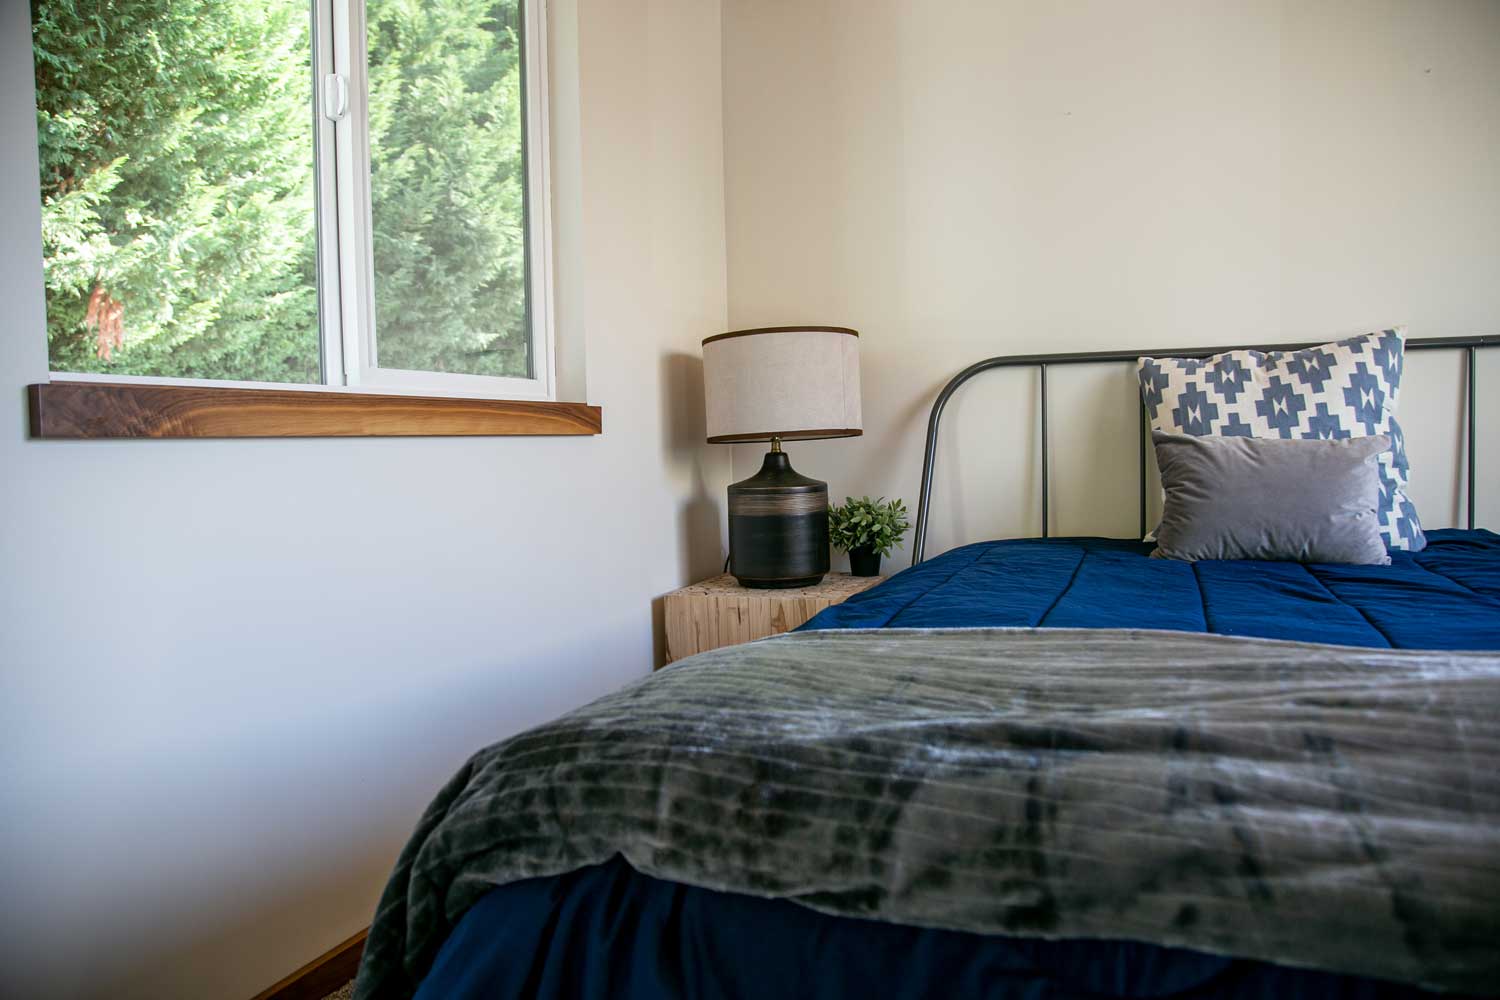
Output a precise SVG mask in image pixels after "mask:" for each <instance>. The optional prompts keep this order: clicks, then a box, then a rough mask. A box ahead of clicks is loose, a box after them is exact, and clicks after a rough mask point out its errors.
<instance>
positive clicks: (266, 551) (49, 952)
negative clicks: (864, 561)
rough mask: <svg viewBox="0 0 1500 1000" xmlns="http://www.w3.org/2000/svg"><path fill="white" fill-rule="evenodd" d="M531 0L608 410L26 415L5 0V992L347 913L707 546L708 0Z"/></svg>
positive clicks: (599, 680)
mask: <svg viewBox="0 0 1500 1000" xmlns="http://www.w3.org/2000/svg"><path fill="white" fill-rule="evenodd" d="M552 7H553V9H554V23H553V25H552V27H553V32H554V43H555V47H556V50H557V51H556V52H555V53H554V68H555V69H556V71H557V77H558V79H557V80H556V81H555V92H554V96H555V98H556V99H557V107H556V108H555V114H554V119H555V126H556V130H557V135H556V142H557V157H556V159H557V164H556V171H557V183H558V231H559V244H560V249H559V258H560V259H559V264H558V269H557V271H558V280H559V286H560V293H561V299H562V301H561V304H560V321H561V323H562V325H563V334H564V337H565V338H574V339H573V341H572V343H573V345H574V346H576V345H577V344H578V342H579V339H580V338H581V339H582V340H583V342H584V345H585V348H586V350H585V353H586V356H587V395H588V401H589V402H593V403H597V404H600V405H602V406H603V408H604V427H605V431H604V434H603V435H602V436H600V437H596V438H587V439H545V438H531V439H528V438H512V439H504V438H496V439H467V440H464V439H436V438H434V439H422V440H394V439H387V440H381V439H370V440H352V441H340V440H321V441H222V442H217V441H152V442H129V441H105V442H39V441H28V440H27V439H26V433H25V426H26V418H25V406H24V397H23V389H22V387H23V386H24V385H26V384H27V383H29V382H35V381H41V380H45V379H46V377H47V355H46V345H45V340H44V329H43V293H42V271H41V258H40V238H39V235H38V233H39V230H38V226H39V217H40V216H39V206H38V201H37V193H36V192H37V166H36V146H35V132H34V110H33V104H32V82H31V57H30V49H29V38H28V35H29V32H28V26H27V6H26V4H25V3H23V2H22V0H0V135H3V136H4V142H3V146H0V220H3V221H0V302H4V303H5V316H6V322H5V323H4V325H3V326H0V400H3V401H5V405H4V406H3V407H0V414H3V415H4V416H5V417H6V419H5V420H0V560H3V562H0V565H3V569H4V583H3V585H0V732H3V734H4V735H3V761H4V768H3V772H0V815H3V817H4V819H3V824H0V825H3V830H4V833H3V841H4V846H3V853H0V995H4V996H16V997H20V996H25V997H36V998H47V997H109V998H119V1000H124V998H132V997H141V998H146V997H149V998H153V1000H166V998H173V997H198V998H201V997H215V998H218V997H227V998H233V997H236V996H249V995H250V994H252V993H254V992H256V991H257V990H259V989H260V988H262V987H264V986H266V985H268V984H269V983H270V982H272V981H274V980H275V979H277V978H279V977H280V976H282V975H283V974H285V973H287V972H289V971H290V970H292V969H293V968H295V967H297V966H298V965H300V964H301V963H302V962H304V961H306V960H308V959H310V958H312V957H314V956H315V955H317V954H319V953H321V952H322V951H324V950H325V949H327V948H328V947H330V946H332V945H333V944H335V943H337V942H338V941H339V940H341V939H342V938H344V937H346V936H347V935H349V934H351V933H353V932H354V931H355V930H357V929H358V928H360V927H362V926H364V925H365V924H367V923H368V921H369V917H370V914H371V912H372V911H373V907H374V902H375V898H376V895H377V893H378V892H379V889H380V887H381V885H382V883H383V881H384V878H385V875H386V873H387V872H388V870H389V867H390V865H391V863H392V861H393V859H394V856H395V853H396V851H397V850H398V849H399V847H400V845H401V843H402V842H403V841H404V839H405V837H406V835H407V834H408V832H409V831H410V828H411V826H412V824H413V823H414V822H415V820H416V817H417V815H418V814H419V812H420V811H421V809H422V808H423V807H424V806H425V804H426V802H427V801H428V799H429V798H430V796H431V795H432V794H433V793H434V792H435V791H436V789H437V788H438V786H439V784H440V783H441V782H442V781H443V780H445V779H446V777H447V776H448V775H449V774H450V773H451V772H452V770H453V769H454V768H456V767H457V766H458V765H459V764H460V763H461V762H462V761H463V759H464V758H465V757H466V756H467V755H468V754H469V753H470V752H472V751H473V750H475V749H477V748H478V747H480V746H481V745H484V744H486V743H489V742H492V741H494V740H496V739H499V738H502V737H504V736H505V735H507V734H509V733H511V732H513V731H516V730H517V729H519V728H521V727H523V726H526V725H529V724H531V723H534V722H538V721H541V720H543V719H545V718H547V717H550V716H552V715H555V714H557V713H559V712H560V711H562V710H564V709H567V708H569V707H572V706H574V705H577V704H579V703H581V702H583V701H585V700H587V699H589V698H591V697H594V696H596V695H598V694H601V693H603V692H604V691H606V690H609V689H611V688H614V687H616V686H618V685H619V684H620V683H622V682H624V681H626V680H628V679H630V678H633V677H636V676H639V675H642V674H644V673H645V672H647V671H648V670H649V669H650V667H651V665H652V660H653V655H654V653H653V621H652V618H653V615H652V602H653V599H654V598H655V597H657V596H658V595H660V594H662V593H663V592H665V591H668V590H671V589H673V588H675V587H677V586H680V585H681V584H683V583H684V582H687V581H688V580H690V579H694V578H700V577H703V576H706V575H709V574H710V573H712V572H715V571H716V569H717V567H718V565H719V563H720V561H721V560H722V558H723V556H722V548H721V538H720V525H721V523H722V511H721V509H720V504H721V501H720V497H721V496H722V495H723V488H724V485H725V484H726V482H727V481H728V472H729V455H728V452H727V451H726V450H723V449H714V448H710V447H708V446H707V445H704V444H703V443H702V429H701V427H702V386H701V374H700V371H699V367H698V361H697V358H698V357H699V351H698V341H699V340H700V339H701V338H702V337H703V336H705V335H707V334H709V333H712V332H715V331H717V330H720V329H722V328H723V326H724V323H725V267H724V236H723V207H722V197H723V194H722V177H723V172H722V162H721V157H722V141H721V133H720V114H721V100H720V64H719V12H718V6H717V3H713V2H707V3H705V2H702V0H630V2H625V0H581V2H579V3H578V4H577V8H578V9H577V10H576V11H575V5H574V3H572V2H570V0H569V2H559V0H553V3H552ZM576 354H577V352H576V351H575V352H572V354H571V355H570V357H572V358H573V361H574V363H575V365H576V361H577V358H576Z"/></svg>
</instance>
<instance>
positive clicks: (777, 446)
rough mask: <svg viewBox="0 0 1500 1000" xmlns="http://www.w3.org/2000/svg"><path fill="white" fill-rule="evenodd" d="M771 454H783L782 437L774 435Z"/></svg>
mask: <svg viewBox="0 0 1500 1000" xmlns="http://www.w3.org/2000/svg"><path fill="white" fill-rule="evenodd" d="M771 454H773V455H779V454H781V438H779V437H773V438H771Z"/></svg>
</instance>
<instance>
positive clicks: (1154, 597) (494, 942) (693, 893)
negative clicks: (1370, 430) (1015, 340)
mask: <svg viewBox="0 0 1500 1000" xmlns="http://www.w3.org/2000/svg"><path fill="white" fill-rule="evenodd" d="M1427 537H1428V542H1429V544H1428V547H1427V548H1426V549H1425V550H1424V551H1422V552H1419V553H1416V554H1415V555H1413V554H1410V553H1405V552H1395V553H1393V554H1392V559H1393V562H1392V565H1390V566H1317V565H1315V566H1301V565H1297V564H1292V563H1250V562H1200V563H1195V564H1189V563H1177V562H1170V561H1167V560H1157V559H1149V558H1146V555H1147V554H1148V553H1149V551H1150V546H1149V545H1143V544H1141V543H1138V542H1133V541H1114V540H1106V539H1093V538H1075V539H1054V540H1048V541H1037V540H1016V541H1002V542H985V543H980V544H977V545H969V546H965V547H964V548H960V549H955V550H953V551H951V552H947V553H944V554H943V555H941V556H938V557H936V558H934V559H932V560H930V561H928V562H926V563H923V564H922V565H920V566H917V567H914V568H912V569H909V570H906V571H903V572H901V573H898V574H896V575H895V576H893V577H892V578H891V579H890V580H887V581H886V582H884V583H882V584H881V585H880V586H878V587H875V588H873V589H871V590H869V591H866V592H865V593H863V594H861V595H858V596H856V597H854V598H851V599H850V600H848V601H846V602H844V603H843V604H841V605H838V606H836V607H833V608H829V609H828V610H826V611H824V612H822V613H821V614H819V615H818V616H817V617H815V618H814V619H813V620H812V621H810V622H808V623H807V624H806V625H805V626H803V627H804V628H808V629H815V628H825V629H826V628H903V627H905V628H933V627H954V626H960V627H962V626H1042V627H1059V628H1061V627H1070V628H1079V627H1085V628H1114V627H1130V628H1156V629H1173V630H1182V631H1194V632H1205V631H1206V632H1218V633H1223V634H1228V635H1247V636H1265V637H1271V638H1284V639H1300V640H1306V641H1314V642H1329V643H1339V644H1345V645H1354V646H1373V647H1387V646H1395V647H1402V648H1413V649H1416V648H1427V649H1500V535H1496V534H1495V533H1493V532H1489V531H1455V530H1440V531H1432V532H1428V535H1427ZM1497 989H1500V984H1497ZM418 996H419V997H423V998H427V1000H438V998H442V1000H469V998H476V1000H477V998H480V997H485V998H499V997H506V998H510V997H517V998H519V997H527V998H537V1000H563V998H569V1000H572V998H582V1000H656V998H678V997H680V998H705V1000H706V998H724V1000H729V998H746V1000H750V998H756V997H763V996H764V997H780V996H785V997H800V998H806V1000H846V998H856V997H859V998H863V997H872V996H879V997H893V998H912V1000H916V998H927V997H931V998H938V997H983V998H989V1000H1002V998H1004V1000H1011V998H1014V1000H1023V998H1024V1000H1053V998H1057V1000H1061V998H1065V997H1068V998H1072V997H1165V996H1173V997H1179V998H1183V1000H1194V998H1200V997H1201V998H1207V997H1231V998H1244V1000H1273V998H1276V1000H1279V998H1303V997H1306V998H1312V997H1319V998H1324V997H1327V998H1335V997H1337V998H1372V1000H1373V998H1398V997H1416V996H1429V994H1424V993H1422V992H1421V991H1419V990H1416V989H1414V988H1411V987H1406V986H1400V985H1396V984H1391V983H1382V982H1376V981H1373V980H1367V979H1359V978H1356V977H1350V976H1337V975H1330V974H1327V973H1322V972H1317V971H1312V970H1304V969H1289V968H1284V967H1280V966H1275V965H1270V964H1267V963H1262V962H1254V961H1247V960H1240V959H1231V958H1225V957H1221V956H1215V955H1206V954H1201V953H1197V952H1191V951H1185V950H1182V949H1171V948H1162V947H1157V946H1153V945H1147V944H1140V943H1134V942H1120V941H1056V942H1048V941H1039V940H1026V939H1019V938H1009V937H1002V936H984V935H973V934H963V933H959V932H954V931H943V930H932V929H921V928H914V927H905V926H898V925H892V924H884V923H878V922H872V921H865V920H857V919H853V918H848V917H834V916H829V915H825V914H822V913H818V912H815V911H812V910H809V909H806V908H804V907H801V906H798V905H797V904H795V903H791V902H787V901H779V900H766V899H758V898H752V897H749V896H741V895H736V894H732V893H719V892H712V891H710V890H706V889H700V888H694V887H689V886H684V885H680V884H676V883H672V882H665V881H661V880H658V879H654V878H650V877H649V876H645V875H642V874H640V873H638V872H636V871H634V870H633V869H631V868H630V867H629V866H628V865H627V864H626V863H625V862H624V861H622V860H620V859H618V858H616V859H615V860H614V861H613V862H611V863H609V864H606V865H600V866H595V867H591V868H585V869H581V870H579V871H575V872H573V873H570V874H568V875H565V876H559V877H554V878H544V879H533V880H529V881H526V882H519V883H514V884H511V885H506V886H501V887H500V888H497V889H495V890H493V891H491V892H490V893H488V894H487V895H486V896H485V897H484V898H483V899H482V900H481V901H480V902H479V903H478V904H477V905H476V906H475V907H474V908H473V909H471V910H470V911H469V913H468V914H467V915H465V917H464V918H463V919H462V921H461V922H460V923H459V925H458V927H457V928H456V929H455V931H454V933H453V934H452V935H451V936H450V937H449V938H448V940H447V942H446V943H445V944H444V946H443V949H442V951H441V953H440V954H439V956H438V959H437V962H436V963H435V965H434V966H433V968H432V971H431V972H430V973H429V975H428V976H427V978H426V979H425V980H424V982H423V984H422V988H421V991H420V992H419V994H418Z"/></svg>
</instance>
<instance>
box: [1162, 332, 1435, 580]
mask: <svg viewBox="0 0 1500 1000" xmlns="http://www.w3.org/2000/svg"><path fill="white" fill-rule="evenodd" d="M1405 347H1406V328H1405V327H1397V328H1396V329H1394V330H1382V331H1380V332H1379V333H1367V334H1365V335H1364V336H1362V337H1351V338H1350V339H1348V340H1340V341H1338V342H1337V343H1333V344H1324V345H1322V346H1321V347H1311V348H1308V349H1307V350H1303V351H1291V352H1287V351H1271V352H1269V353H1266V352H1262V351H1229V352H1227V353H1225V354H1216V355H1214V356H1213V357H1211V358H1208V359H1205V360H1202V361H1199V360H1194V359H1191V358H1141V360H1140V379H1141V395H1142V398H1143V399H1145V401H1146V410H1147V412H1148V413H1150V415H1151V429H1152V430H1154V431H1164V432H1167V433H1174V432H1175V433H1178V434H1195V435H1219V436H1221V437H1227V436H1234V435H1239V436H1241V437H1257V438H1266V437H1280V438H1294V439H1301V438H1349V437H1365V436H1367V435H1371V434H1388V435H1390V438H1391V450H1390V451H1388V452H1386V453H1385V454H1383V455H1381V456H1380V462H1379V469H1380V505H1379V509H1378V510H1377V514H1378V515H1379V518H1380V533H1381V535H1382V536H1383V537H1384V538H1385V544H1386V547H1387V548H1391V549H1408V550H1410V551H1412V552H1416V551H1418V550H1420V549H1422V548H1424V547H1425V546H1426V545H1427V538H1426V536H1425V535H1423V534H1422V523H1421V521H1419V520H1418V519H1417V508H1416V507H1414V506H1413V505H1412V502H1411V501H1410V500H1409V499H1407V496H1406V483H1407V472H1408V466H1407V461H1406V442H1405V439H1404V438H1403V437H1402V436H1401V425H1400V424H1399V423H1397V422H1396V401H1397V397H1399V395H1400V393H1401V366H1402V360H1403V356H1404V354H1405Z"/></svg>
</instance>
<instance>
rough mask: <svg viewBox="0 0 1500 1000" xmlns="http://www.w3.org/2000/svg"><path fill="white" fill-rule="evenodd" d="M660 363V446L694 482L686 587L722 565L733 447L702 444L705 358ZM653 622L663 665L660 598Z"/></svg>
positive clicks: (683, 526)
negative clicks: (726, 490) (725, 488)
mask: <svg viewBox="0 0 1500 1000" xmlns="http://www.w3.org/2000/svg"><path fill="white" fill-rule="evenodd" d="M661 364H662V373H661V375H662V377H661V382H662V386H663V393H662V399H663V407H664V409H665V412H664V413H663V420H662V435H663V442H662V447H663V450H664V451H665V453H666V455H667V458H668V464H669V465H670V466H672V467H673V468H676V469H680V470H686V471H687V474H688V475H689V476H690V477H691V482H690V489H691V492H690V495H689V496H688V497H687V499H685V500H682V501H680V502H679V503H678V509H677V535H678V541H679V544H678V547H677V551H678V557H677V558H678V565H677V576H678V578H679V579H680V580H681V581H682V582H684V583H687V582H690V581H693V580H701V579H704V578H705V577H709V576H713V575H715V574H717V573H718V572H720V569H721V568H722V567H723V565H724V555H725V548H724V510H723V506H722V505H723V495H722V494H721V493H719V492H718V491H719V490H720V489H722V486H723V485H725V484H727V483H728V481H729V479H730V475H729V470H730V448H729V446H727V445H722V446H710V445H706V444H705V443H704V437H705V436H706V434H707V424H706V422H705V417H704V403H703V359H702V358H701V357H699V356H698V355H696V354H685V353H682V352H674V353H671V354H668V355H666V356H665V357H663V358H662V362H661ZM711 482H712V483H714V484H715V485H714V486H713V487H712V488H711V487H710V485H709V484H710V483H711ZM651 618H652V635H653V646H654V651H655V657H656V665H657V666H660V665H661V664H662V662H663V659H664V657H665V655H666V639H665V634H664V633H663V631H662V615H661V601H660V599H658V600H656V601H653V602H652V614H651Z"/></svg>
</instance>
